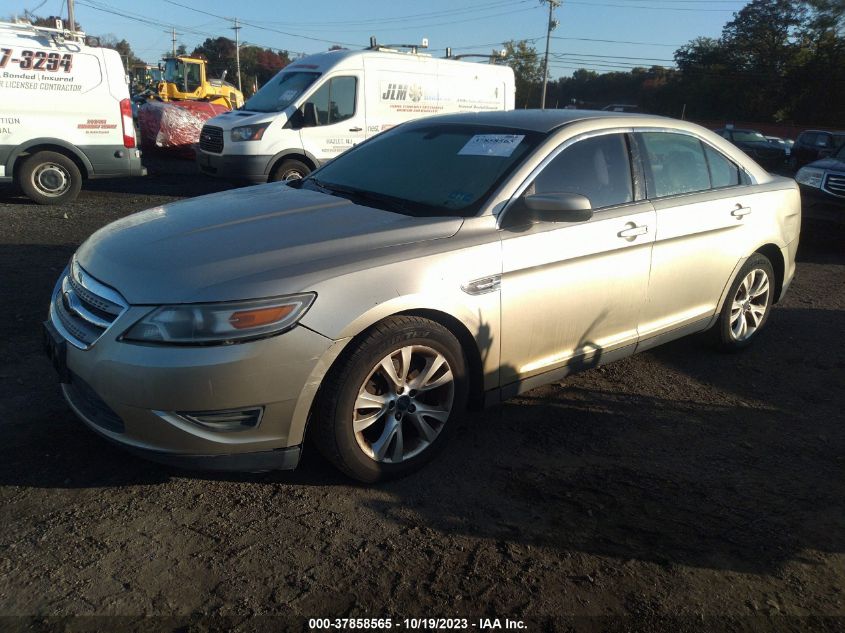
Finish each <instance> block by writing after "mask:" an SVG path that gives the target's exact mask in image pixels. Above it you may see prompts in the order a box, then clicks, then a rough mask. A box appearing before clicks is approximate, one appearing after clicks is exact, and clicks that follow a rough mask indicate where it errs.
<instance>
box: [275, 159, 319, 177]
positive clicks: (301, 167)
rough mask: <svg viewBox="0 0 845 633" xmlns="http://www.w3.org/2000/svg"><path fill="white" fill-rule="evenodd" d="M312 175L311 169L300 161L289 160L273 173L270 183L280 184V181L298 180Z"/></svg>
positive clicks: (280, 164)
mask: <svg viewBox="0 0 845 633" xmlns="http://www.w3.org/2000/svg"><path fill="white" fill-rule="evenodd" d="M310 173H311V168H310V167H309V166H308V165H306V164H305V163H303V162H302V161H300V160H294V159H293V158H287V159H285V160H283V161H282V162H281V163H279V164H278V165H277V166H276V168H275V169H273V172H272V173H271V174H270V182H278V181H280V180H285V181H287V180H296V179H298V178H305V176H307V175H308V174H310Z"/></svg>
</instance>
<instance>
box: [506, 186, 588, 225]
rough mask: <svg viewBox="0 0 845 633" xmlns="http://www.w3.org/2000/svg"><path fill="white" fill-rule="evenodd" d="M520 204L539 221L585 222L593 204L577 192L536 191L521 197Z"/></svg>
mask: <svg viewBox="0 0 845 633" xmlns="http://www.w3.org/2000/svg"><path fill="white" fill-rule="evenodd" d="M522 206H523V207H524V208H525V209H526V210H527V211H528V213H529V215H530V216H531V218H532V219H533V220H536V221H539V222H586V221H587V220H589V219H590V218H591V217H593V205H592V203H591V202H590V199H589V198H588V197H587V196H582V195H581V194H579V193H538V194H534V195H530V196H525V197H523V198H522Z"/></svg>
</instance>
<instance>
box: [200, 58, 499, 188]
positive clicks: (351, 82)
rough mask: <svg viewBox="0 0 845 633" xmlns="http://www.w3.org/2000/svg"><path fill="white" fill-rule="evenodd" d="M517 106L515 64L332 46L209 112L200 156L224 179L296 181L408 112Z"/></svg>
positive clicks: (202, 163) (417, 114) (210, 171)
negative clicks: (232, 104)
mask: <svg viewBox="0 0 845 633" xmlns="http://www.w3.org/2000/svg"><path fill="white" fill-rule="evenodd" d="M513 107H514V76H513V70H511V69H510V68H509V67H508V66H498V65H493V64H480V63H471V62H462V61H458V60H454V59H437V58H434V57H431V56H429V55H422V54H416V53H413V52H400V51H395V50H387V49H368V50H363V51H348V50H338V51H330V52H327V53H320V54H317V55H311V56H309V57H305V58H303V59H300V60H298V61H296V62H294V63H292V64H290V65H289V66H287V67H285V68H284V69H283V70H282V71H281V72H279V73H278V74H277V75H276V76H275V77H273V79H271V80H270V81H269V82H267V83H266V84H265V85H264V86H263V87H262V88H261V90H259V91H258V92H257V93H255V95H253V96H252V97H251V98H250V99H248V100H247V102H246V103H245V104H244V106H243V108H241V109H239V110H233V111H231V112H226V113H224V114H221V115H219V116H217V117H214V118H213V119H211V120H209V121H208V122H207V123H206V124H205V126H204V127H203V129H202V133H201V134H200V142H199V146H198V147H197V148H196V149H197V163H198V165H199V167H200V169H201V170H202V171H203V172H204V173H206V174H210V175H213V176H219V177H221V178H231V179H239V180H249V181H252V182H267V181H273V180H289V179H291V178H300V177H303V176H305V175H307V174H308V173H310V172H311V171H312V170H314V169H316V168H317V167H319V166H320V165H321V164H323V163H325V162H326V161H328V160H331V159H332V158H334V157H335V156H337V155H338V154H340V153H342V152H344V151H345V150H347V149H349V148H350V147H352V146H353V145H355V144H356V143H359V142H360V141H363V140H364V139H366V138H369V137H370V136H373V135H374V134H378V133H379V132H381V131H383V130H386V129H388V128H391V127H393V126H394V125H397V124H399V123H403V122H404V121H409V120H411V119H416V118H419V117H423V116H427V115H432V114H444V113H449V112H474V111H483V110H512V109H513Z"/></svg>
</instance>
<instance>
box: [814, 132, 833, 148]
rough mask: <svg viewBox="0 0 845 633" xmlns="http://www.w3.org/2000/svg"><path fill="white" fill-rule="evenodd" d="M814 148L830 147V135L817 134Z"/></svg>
mask: <svg viewBox="0 0 845 633" xmlns="http://www.w3.org/2000/svg"><path fill="white" fill-rule="evenodd" d="M816 147H830V135H829V134H819V135H818V137H817V138H816Z"/></svg>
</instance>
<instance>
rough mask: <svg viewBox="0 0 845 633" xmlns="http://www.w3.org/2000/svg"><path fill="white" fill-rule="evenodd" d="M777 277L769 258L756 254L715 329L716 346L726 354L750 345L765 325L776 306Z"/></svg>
mask: <svg viewBox="0 0 845 633" xmlns="http://www.w3.org/2000/svg"><path fill="white" fill-rule="evenodd" d="M774 291H775V274H774V270H773V269H772V264H771V262H769V260H768V258H767V257H765V256H763V255H761V254H760V253H755V254H754V255H752V256H751V257H749V258H748V261H746V262H745V265H744V266H743V267H742V268H741V269H740V271H739V274H738V275H737V277H736V279H735V280H734V282H733V284H732V285H731V288H730V290H729V291H728V296H727V298H726V300H725V305H724V306H723V307H722V312H721V313H720V315H719V321H718V323H717V324H716V326H715V327H714V334H715V337H716V342H717V344H718V345H719V347H720V348H721V349H723V350H726V351H734V350H739V349H742V348H743V347H746V346H748V345H750V344H751V341H752V340H754V338H756V337H757V334H758V333H759V332H760V330H761V329H763V326H765V325H766V321H768V319H769V313H770V312H771V309H772V303H773V302H774Z"/></svg>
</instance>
